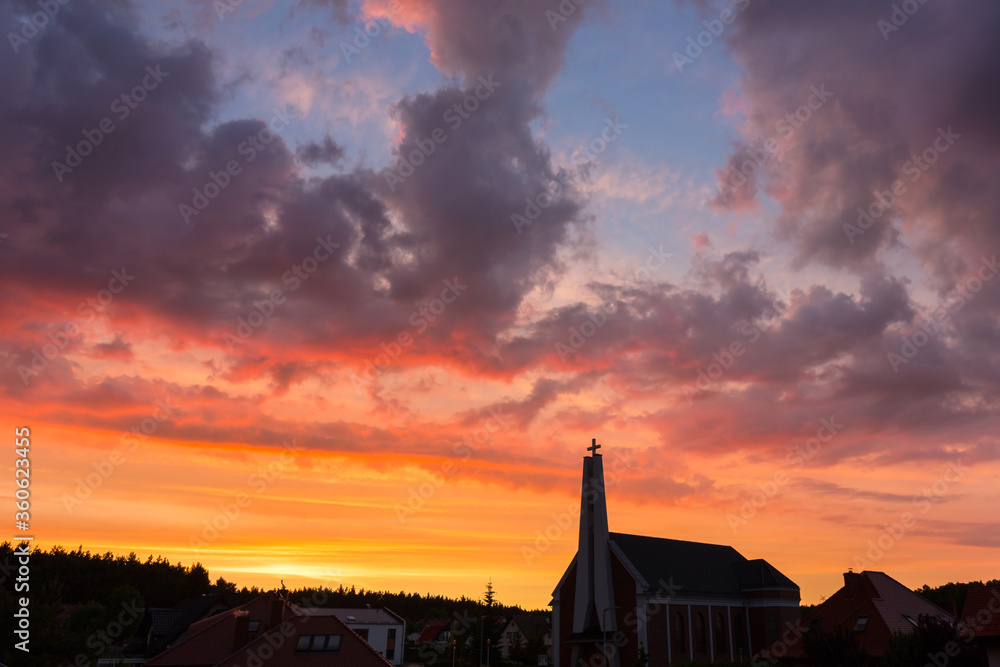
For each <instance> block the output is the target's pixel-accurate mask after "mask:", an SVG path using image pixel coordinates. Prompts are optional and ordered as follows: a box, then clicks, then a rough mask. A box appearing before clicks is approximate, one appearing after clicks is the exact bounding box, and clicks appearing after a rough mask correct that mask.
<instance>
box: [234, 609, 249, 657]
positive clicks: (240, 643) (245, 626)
mask: <svg viewBox="0 0 1000 667" xmlns="http://www.w3.org/2000/svg"><path fill="white" fill-rule="evenodd" d="M235 616H236V631H235V632H234V633H233V653H236V652H237V651H239V650H240V649H241V648H243V647H244V646H246V645H247V644H249V643H250V612H248V611H246V610H242V609H241V610H238V611H236V612H235Z"/></svg>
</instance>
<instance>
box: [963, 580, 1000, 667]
mask: <svg viewBox="0 0 1000 667" xmlns="http://www.w3.org/2000/svg"><path fill="white" fill-rule="evenodd" d="M961 628H962V634H963V636H964V637H965V638H966V639H967V640H968V641H972V642H975V643H977V644H980V645H982V646H983V647H984V648H985V649H986V657H987V660H988V661H989V666H990V667H1000V586H996V585H994V586H980V585H973V586H971V587H970V588H969V595H968V597H966V598H965V607H964V608H963V609H962V624H961Z"/></svg>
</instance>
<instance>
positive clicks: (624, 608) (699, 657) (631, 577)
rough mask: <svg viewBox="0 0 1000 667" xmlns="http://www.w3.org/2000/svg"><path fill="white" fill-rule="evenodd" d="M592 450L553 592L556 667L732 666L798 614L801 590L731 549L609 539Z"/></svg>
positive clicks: (600, 468)
mask: <svg viewBox="0 0 1000 667" xmlns="http://www.w3.org/2000/svg"><path fill="white" fill-rule="evenodd" d="M598 449H600V445H598V444H597V442H596V441H594V442H593V444H592V446H591V447H590V448H588V451H590V452H592V455H591V456H588V457H584V459H583V497H582V499H581V507H580V541H579V548H578V550H577V553H576V556H574V558H573V560H572V561H571V562H570V564H569V566H568V567H567V568H566V571H565V573H564V574H563V576H562V578H561V579H560V580H559V583H558V585H557V586H556V588H555V590H554V591H553V593H552V602H551V603H550V604H551V606H552V642H553V658H554V664H555V665H556V667H571V666H576V665H579V664H580V661H581V660H582V661H583V662H584V663H586V664H589V665H601V666H602V667H603V666H604V665H607V666H608V667H611V666H614V667H622V666H627V665H631V664H632V663H633V662H635V660H636V657H637V656H638V652H639V647H640V646H641V647H643V648H644V649H645V650H646V652H647V653H648V655H649V665H650V667H659V666H661V665H679V664H686V663H699V662H701V663H707V662H736V661H740V660H746V659H748V658H749V657H750V656H751V655H752V654H754V653H756V652H757V651H759V650H761V649H762V648H764V647H766V646H768V645H769V644H770V643H771V642H772V641H775V640H776V639H777V637H778V636H779V634H780V631H781V630H782V629H784V628H785V627H786V624H793V623H794V622H795V621H797V620H798V614H799V599H800V597H799V587H798V586H797V585H796V584H795V583H794V582H793V581H792V580H791V579H789V578H788V577H786V576H785V575H783V574H782V573H781V572H779V571H778V570H777V569H776V568H775V567H774V566H772V565H771V564H769V563H768V562H766V561H764V560H759V559H758V560H747V559H746V558H744V557H743V556H742V555H741V554H740V553H739V552H737V551H736V550H735V549H733V548H732V547H729V546H721V545H715V544H703V543H699V542H687V541H682V540H674V539H665V538H658V537H645V536H640V535H628V534H623V533H611V532H609V529H608V514H607V499H606V497H605V485H604V464H603V459H602V456H601V454H599V453H597V450H598Z"/></svg>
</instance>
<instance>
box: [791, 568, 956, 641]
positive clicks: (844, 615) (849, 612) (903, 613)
mask: <svg viewBox="0 0 1000 667" xmlns="http://www.w3.org/2000/svg"><path fill="white" fill-rule="evenodd" d="M923 615H926V616H930V617H934V618H938V619H940V620H942V621H944V622H946V623H948V624H949V625H955V617H954V616H952V615H951V614H949V613H948V612H946V611H945V610H944V609H941V608H940V607H938V606H937V605H935V604H934V603H932V602H930V601H928V600H927V599H926V598H924V597H922V596H920V595H918V594H917V593H914V592H913V591H912V590H910V589H909V588H907V587H906V586H904V585H903V584H901V583H899V582H898V581H896V580H895V579H893V578H892V577H890V576H889V575H887V574H885V573H884V572H871V571H867V570H866V571H864V572H845V573H844V586H843V587H842V588H840V589H839V590H838V591H837V592H836V593H834V594H833V595H831V596H830V597H829V598H828V599H827V600H826V601H824V602H823V603H822V604H820V605H819V606H817V607H816V608H815V609H813V610H812V612H810V613H809V614H808V615H807V616H806V617H805V618H804V619H802V621H801V625H802V627H803V628H805V631H806V632H807V633H816V632H823V633H826V634H831V633H833V632H834V631H836V630H838V629H841V630H846V631H848V632H851V633H853V634H854V636H855V637H856V638H857V640H858V646H859V647H860V648H862V649H864V650H865V651H866V652H867V653H868V654H869V655H871V656H874V657H878V656H881V655H883V654H884V653H885V652H886V650H887V649H888V648H889V640H890V639H891V638H892V636H893V634H895V633H903V634H913V630H914V628H916V627H917V624H918V623H919V621H920V617H921V616H923ZM788 655H789V656H790V657H793V658H801V657H803V656H805V650H804V647H803V642H801V641H799V642H794V645H792V646H791V647H790V648H789V651H788Z"/></svg>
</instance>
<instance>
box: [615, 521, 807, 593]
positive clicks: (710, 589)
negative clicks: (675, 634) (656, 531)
mask: <svg viewBox="0 0 1000 667" xmlns="http://www.w3.org/2000/svg"><path fill="white" fill-rule="evenodd" d="M610 538H611V542H612V543H613V544H614V545H615V546H617V547H618V549H620V550H621V552H622V554H623V555H624V556H625V557H626V558H627V559H628V561H629V563H630V564H631V566H632V567H634V568H635V570H637V571H638V573H639V575H640V576H641V577H642V578H643V579H645V580H646V585H647V586H648V588H649V590H653V591H656V590H657V589H659V588H661V587H662V588H669V589H670V590H672V591H673V592H674V594H676V595H688V594H691V593H698V594H702V595H705V594H708V595H715V596H719V597H731V598H739V597H742V596H743V590H745V589H753V588H772V589H773V588H787V589H791V590H796V591H797V590H798V589H799V587H798V586H796V585H795V583H794V582H792V580H791V579H789V578H788V577H786V576H785V575H783V574H781V572H779V571H778V570H777V569H775V568H774V567H773V566H771V565H770V564H768V563H767V562H766V561H764V560H759V559H758V560H755V561H748V560H747V559H746V558H744V557H743V556H742V555H740V553H739V552H738V551H736V549H733V548H732V547H729V546H723V545H719V544H705V543H704V542H687V541H684V540H669V539H666V538H662V537H645V536H643V535H627V534H625V533H611V534H610ZM665 593H666V591H665Z"/></svg>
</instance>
